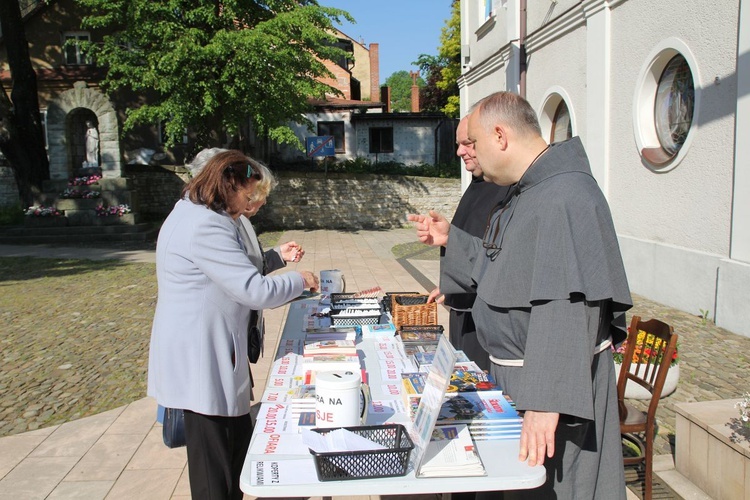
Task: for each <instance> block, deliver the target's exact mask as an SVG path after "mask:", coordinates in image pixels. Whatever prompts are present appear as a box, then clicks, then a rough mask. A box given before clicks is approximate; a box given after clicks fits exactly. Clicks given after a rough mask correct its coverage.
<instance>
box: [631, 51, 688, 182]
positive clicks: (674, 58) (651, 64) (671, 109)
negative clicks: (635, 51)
mask: <svg viewBox="0 0 750 500" xmlns="http://www.w3.org/2000/svg"><path fill="white" fill-rule="evenodd" d="M646 61H648V62H647V63H646V64H645V65H644V66H643V68H642V69H641V73H640V76H639V79H638V84H637V85H636V88H635V96H634V102H633V104H634V105H633V132H634V134H635V142H636V146H637V147H638V152H639V153H640V155H641V159H642V161H643V164H644V165H645V166H646V167H648V168H650V169H652V170H656V171H660V172H666V171H668V170H670V169H673V168H675V167H676V166H677V165H678V164H679V163H680V162H681V161H682V158H684V157H685V155H686V154H687V152H688V151H689V149H690V142H691V141H692V138H693V137H694V136H695V130H696V128H697V127H696V125H697V120H698V117H697V115H698V112H699V109H700V89H699V88H696V86H695V82H697V81H700V78H699V75H698V73H697V69H696V68H697V65H696V63H695V58H694V57H693V56H692V54H691V52H690V50H689V49H688V47H687V46H686V45H685V43H684V42H682V41H681V40H679V39H677V38H670V39H667V40H664V41H663V42H661V43H660V44H659V45H658V46H657V47H655V48H654V49H653V50H652V52H651V54H650V55H649V56H648V58H647V59H646Z"/></svg>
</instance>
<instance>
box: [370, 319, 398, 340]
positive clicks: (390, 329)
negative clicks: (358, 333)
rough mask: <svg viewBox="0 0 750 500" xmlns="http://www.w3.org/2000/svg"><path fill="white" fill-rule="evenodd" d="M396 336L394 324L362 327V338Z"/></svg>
mask: <svg viewBox="0 0 750 500" xmlns="http://www.w3.org/2000/svg"><path fill="white" fill-rule="evenodd" d="M394 335H396V326H395V325H394V324H393V323H390V322H389V323H385V324H377V325H362V337H366V338H369V337H393V336H394Z"/></svg>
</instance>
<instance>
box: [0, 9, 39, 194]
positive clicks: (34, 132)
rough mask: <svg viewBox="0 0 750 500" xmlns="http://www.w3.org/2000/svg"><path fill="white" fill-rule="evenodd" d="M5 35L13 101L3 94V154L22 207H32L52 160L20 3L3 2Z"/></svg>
mask: <svg viewBox="0 0 750 500" xmlns="http://www.w3.org/2000/svg"><path fill="white" fill-rule="evenodd" d="M0 27H1V28H2V32H3V40H4V42H5V49H6V51H7V54H8V65H9V66H10V74H11V80H12V84H11V85H12V90H11V94H10V98H8V94H7V92H6V90H5V88H3V89H2V92H0V151H2V152H3V154H4V155H5V157H6V158H7V159H8V162H9V163H10V167H11V168H12V169H13V174H14V176H15V178H16V184H17V185H18V194H19V196H20V197H21V204H22V205H23V206H30V205H33V204H34V203H35V202H36V201H37V199H38V198H39V195H40V194H41V193H42V182H43V181H45V180H47V179H49V160H48V159H47V152H46V150H45V148H44V134H43V130H42V122H41V116H40V113H39V99H38V93H37V83H36V73H35V72H34V68H33V67H32V65H31V59H30V57H29V44H28V42H27V40H26V32H25V29H24V24H23V19H22V18H21V9H20V6H19V4H18V1H17V0H15V1H13V0H11V1H7V0H4V1H2V2H0Z"/></svg>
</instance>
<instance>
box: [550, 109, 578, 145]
mask: <svg viewBox="0 0 750 500" xmlns="http://www.w3.org/2000/svg"><path fill="white" fill-rule="evenodd" d="M571 137H573V124H572V123H571V121H570V111H569V110H568V105H567V104H565V100H564V99H561V100H560V104H558V105H557V109H556V110H555V116H554V117H553V118H552V132H551V133H550V138H549V143H550V144H554V143H556V142H563V141H567V140H568V139H570V138H571Z"/></svg>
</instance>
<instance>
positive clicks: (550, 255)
mask: <svg viewBox="0 0 750 500" xmlns="http://www.w3.org/2000/svg"><path fill="white" fill-rule="evenodd" d="M512 189H515V193H514V196H513V198H512V199H511V200H510V202H509V203H508V204H506V205H505V207H504V208H502V209H500V210H498V211H497V212H496V213H495V214H494V215H493V217H492V220H491V222H490V227H491V230H490V231H489V236H488V238H492V241H487V243H492V244H494V246H495V247H496V248H485V246H484V245H483V241H482V240H481V239H479V238H476V237H473V236H470V235H469V234H467V233H465V232H464V231H462V230H460V229H458V228H456V227H455V226H452V227H451V232H450V237H449V241H448V245H447V247H446V253H445V260H444V265H443V266H442V269H441V278H440V289H441V291H442V292H444V293H453V292H458V291H462V290H463V291H467V290H469V289H471V288H472V287H473V286H476V290H477V299H476V301H475V303H474V308H473V311H472V313H473V316H474V321H475V323H476V326H477V333H478V337H479V341H480V343H481V344H482V346H483V347H484V348H485V349H486V350H487V351H488V352H489V353H490V354H491V355H492V356H494V357H495V358H498V359H523V361H524V363H523V366H520V367H509V366H500V365H497V364H493V366H492V374H493V375H494V376H495V378H496V380H497V381H498V383H499V384H500V386H501V387H502V388H503V389H504V390H505V391H506V392H507V393H508V394H509V395H510V397H511V398H512V399H513V400H514V401H515V402H516V405H517V408H518V409H519V410H536V411H548V412H557V413H560V423H559V424H558V427H557V431H556V433H555V456H554V457H553V458H552V459H546V460H545V467H546V469H547V482H546V483H545V484H544V485H543V486H541V487H540V488H537V489H534V490H528V491H525V492H523V491H519V492H514V494H515V493H517V494H518V496H507V495H508V493H506V497H507V498H558V499H568V498H570V499H572V498H575V499H588V498H591V499H594V498H596V499H599V498H607V499H610V498H611V499H618V498H622V499H624V498H625V478H624V472H623V463H622V446H621V443H620V423H619V416H618V408H617V391H616V381H615V374H614V366H613V363H612V358H611V354H610V351H609V349H607V350H605V351H604V352H602V353H600V354H594V350H595V348H596V346H597V345H598V344H599V343H600V342H602V341H603V340H605V339H607V338H609V337H611V338H612V341H613V342H614V343H618V342H620V341H622V340H623V339H624V338H625V336H626V334H625V311H626V310H627V309H629V308H630V307H632V301H631V298H630V290H629V289H628V284H627V280H626V277H625V270H624V267H623V264H622V258H621V255H620V249H619V245H618V243H617V236H616V234H615V230H614V226H613V223H612V217H611V214H610V211H609V206H608V205H607V202H606V200H605V198H604V196H603V194H602V193H601V190H600V189H599V187H598V185H597V184H596V181H595V180H594V178H593V177H592V175H591V170H590V168H589V163H588V159H587V157H586V153H585V151H584V149H583V146H582V145H581V141H580V139H579V138H577V137H576V138H573V139H571V140H569V141H566V142H564V143H561V144H556V145H553V146H552V147H551V148H550V149H549V150H548V151H547V152H546V153H545V154H544V155H542V156H541V157H540V158H539V159H538V161H536V163H534V164H533V166H532V167H531V168H529V169H528V170H527V171H526V173H525V174H524V175H523V177H522V178H521V180H520V181H519V182H518V183H517V184H516V185H515V186H513V187H512ZM467 256H471V258H470V259H467Z"/></svg>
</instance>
